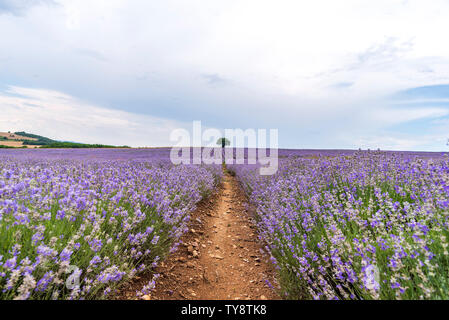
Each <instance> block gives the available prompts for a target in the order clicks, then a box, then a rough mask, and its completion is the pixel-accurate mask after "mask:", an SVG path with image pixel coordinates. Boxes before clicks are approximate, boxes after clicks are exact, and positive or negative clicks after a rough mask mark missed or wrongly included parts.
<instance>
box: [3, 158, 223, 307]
mask: <svg viewBox="0 0 449 320" xmlns="http://www.w3.org/2000/svg"><path fill="white" fill-rule="evenodd" d="M54 152H55V151H49V153H48V154H47V153H45V152H44V151H42V150H39V151H38V153H36V152H35V153H30V152H20V151H19V152H17V153H13V152H11V151H9V152H7V153H1V154H0V160H1V162H0V240H1V241H0V299H90V298H105V297H110V296H111V295H113V294H114V291H115V290H116V289H117V288H118V286H119V285H120V284H121V283H122V282H123V281H127V280H129V279H132V278H133V277H135V275H136V274H138V273H139V272H142V271H144V270H148V269H152V268H154V267H155V266H156V265H157V263H158V262H159V261H160V260H161V259H162V258H163V257H164V255H165V254H167V252H168V251H169V250H174V249H175V248H176V247H177V245H178V243H177V242H178V239H179V237H180V235H181V234H182V233H183V232H185V231H186V228H187V227H186V225H187V222H188V221H189V218H190V215H189V213H190V212H191V211H192V210H194V209H195V204H196V203H197V202H198V201H200V200H201V199H202V198H203V197H205V196H207V195H208V194H209V193H210V192H211V191H212V190H213V189H214V188H215V186H216V184H217V183H218V182H219V179H220V176H221V167H220V166H207V167H206V166H193V165H192V166H174V165H172V164H171V163H170V161H169V160H168V159H167V158H166V157H160V156H159V154H158V153H155V154H153V157H152V158H151V157H150V158H148V155H149V153H148V152H147V153H145V155H146V156H147V157H146V158H145V157H144V156H143V155H142V154H141V153H140V154H139V153H138V154H137V155H138V156H140V157H137V158H139V160H133V158H136V157H135V156H136V154H135V152H136V151H134V150H130V151H128V150H121V151H118V150H107V151H106V152H107V153H108V155H102V151H100V150H92V151H85V150H82V151H79V153H83V154H82V155H80V154H79V153H77V152H76V151H73V150H71V151H70V152H69V153H70V154H71V155H72V156H73V157H72V158H73V159H69V157H67V156H65V157H55V156H54ZM111 154H112V155H113V156H111ZM47 155H48V156H47ZM150 155H151V154H150ZM108 158H113V159H121V160H107V159H108ZM153 285H154V283H149V284H148V285H147V286H145V288H144V290H143V291H142V292H138V293H137V294H138V295H143V294H146V293H147V291H148V290H150V289H151V287H152V286H153Z"/></svg>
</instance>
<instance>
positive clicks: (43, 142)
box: [15, 131, 129, 148]
mask: <svg viewBox="0 0 449 320" xmlns="http://www.w3.org/2000/svg"><path fill="white" fill-rule="evenodd" d="M15 134H17V135H19V136H23V137H28V138H34V139H37V140H25V141H23V145H24V146H26V145H35V146H40V148H129V147H128V146H112V145H105V144H87V143H77V142H68V141H57V140H53V139H50V138H47V137H43V136H40V135H37V134H32V133H27V132H25V131H19V132H15Z"/></svg>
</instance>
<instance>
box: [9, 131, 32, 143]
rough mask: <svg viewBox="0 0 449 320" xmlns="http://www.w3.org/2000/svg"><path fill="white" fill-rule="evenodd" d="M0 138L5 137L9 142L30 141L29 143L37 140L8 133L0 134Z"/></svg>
mask: <svg viewBox="0 0 449 320" xmlns="http://www.w3.org/2000/svg"><path fill="white" fill-rule="evenodd" d="M0 137H6V138H7V139H9V140H31V141H36V140H37V139H36V138H30V137H25V136H20V135H18V134H15V133H9V132H0Z"/></svg>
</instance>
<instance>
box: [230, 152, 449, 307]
mask: <svg viewBox="0 0 449 320" xmlns="http://www.w3.org/2000/svg"><path fill="white" fill-rule="evenodd" d="M230 169H231V170H233V171H235V173H236V175H237V177H238V179H239V180H240V181H241V183H242V186H243V187H244V189H245V191H246V192H247V193H248V195H249V197H250V201H251V203H252V204H253V205H254V206H255V208H256V212H257V216H258V220H259V222H258V224H259V229H260V237H261V239H262V240H263V241H265V242H266V243H267V250H269V251H270V252H271V254H272V256H273V261H274V263H275V265H276V267H277V269H278V271H279V280H280V283H281V287H282V291H283V294H284V295H285V296H286V298H290V299H301V298H305V299H448V298H449V290H448V289H449V277H448V274H449V254H448V250H447V247H448V245H449V241H448V239H449V238H448V237H449V230H448V219H449V160H448V157H447V156H444V155H439V156H438V157H429V156H426V157H422V156H421V157H420V156H417V155H414V154H407V153H401V154H399V153H393V152H377V151H376V152H366V151H365V152H353V153H352V154H347V153H345V154H342V155H338V154H334V155H331V156H329V155H326V156H321V155H315V156H313V157H298V156H297V155H290V156H288V155H287V156H286V157H285V158H284V159H281V161H280V165H279V170H278V172H277V174H276V175H274V176H260V175H258V170H256V169H257V168H256V166H239V165H234V166H231V168H230Z"/></svg>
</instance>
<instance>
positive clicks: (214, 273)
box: [117, 174, 280, 300]
mask: <svg viewBox="0 0 449 320" xmlns="http://www.w3.org/2000/svg"><path fill="white" fill-rule="evenodd" d="M246 200H247V199H246V197H245V195H244V193H243V191H242V190H241V188H240V186H239V185H238V183H237V181H236V179H235V177H233V176H231V175H229V174H226V176H225V177H224V181H223V183H222V186H221V188H220V189H219V190H218V191H217V193H216V194H215V195H213V196H212V197H210V198H209V200H206V201H202V202H201V203H200V204H199V205H198V208H197V210H196V211H195V212H193V213H192V219H191V222H190V226H189V228H190V229H189V232H188V233H186V234H185V235H183V237H182V238H181V241H182V244H181V245H180V246H179V248H178V250H177V251H175V252H173V253H172V254H170V255H169V256H168V257H167V258H166V260H165V261H164V262H162V263H161V264H160V266H159V267H157V268H156V270H154V273H158V274H160V277H159V278H158V279H157V282H156V287H155V290H154V292H153V293H152V294H151V296H146V297H145V298H144V299H146V300H150V299H151V300H173V299H176V300H231V299H232V300H245V299H246V300H250V299H251V300H264V299H280V297H279V296H278V295H277V293H276V292H275V290H273V289H271V288H270V285H269V284H268V283H267V281H268V282H269V283H270V284H272V285H274V286H276V287H277V285H276V280H275V270H274V267H273V265H272V264H271V262H270V260H269V256H268V255H267V254H266V253H263V252H262V250H261V248H262V244H261V242H260V241H259V239H258V237H257V229H256V226H255V224H254V222H253V220H252V217H251V214H250V213H249V212H248V210H247V206H246ZM151 279H152V273H151V274H150V273H149V274H147V275H143V276H140V278H138V279H137V280H135V281H133V282H131V283H128V284H127V286H125V287H124V288H123V289H122V290H121V291H120V293H119V294H118V296H117V298H118V299H136V290H140V289H141V288H142V287H143V286H144V285H145V284H147V283H148V282H149V280H151Z"/></svg>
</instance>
